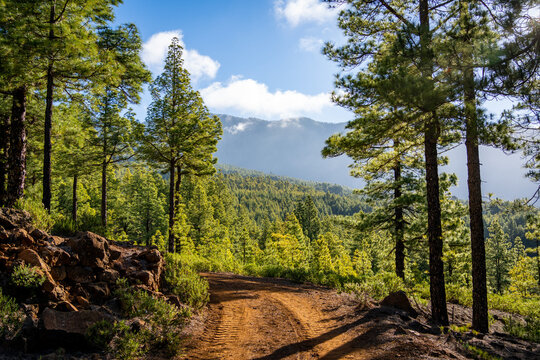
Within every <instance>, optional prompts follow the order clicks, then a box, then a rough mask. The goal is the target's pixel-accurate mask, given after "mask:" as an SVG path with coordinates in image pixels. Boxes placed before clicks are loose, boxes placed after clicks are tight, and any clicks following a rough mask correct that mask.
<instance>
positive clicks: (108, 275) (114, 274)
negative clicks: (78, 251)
mask: <svg viewBox="0 0 540 360" xmlns="http://www.w3.org/2000/svg"><path fill="white" fill-rule="evenodd" d="M119 278H120V274H119V273H118V271H116V270H113V269H105V270H104V271H103V272H102V273H101V274H99V275H98V279H99V281H103V282H107V283H109V284H115V283H116V280H118V279H119Z"/></svg>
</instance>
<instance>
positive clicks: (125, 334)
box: [86, 279, 191, 359]
mask: <svg viewBox="0 0 540 360" xmlns="http://www.w3.org/2000/svg"><path fill="white" fill-rule="evenodd" d="M117 285H118V288H117V289H116V290H115V293H114V294H115V296H116V297H117V298H118V300H119V301H120V304H121V309H122V315H123V319H122V320H119V321H116V322H107V321H101V322H98V323H95V324H94V325H92V326H91V327H89V329H88V331H87V333H86V336H87V339H88V341H89V342H90V343H91V344H93V345H94V346H95V347H97V348H100V349H103V350H106V351H107V352H110V353H111V354H112V355H113V356H114V357H115V358H118V359H133V358H137V357H138V356H142V355H145V354H148V353H149V352H162V351H164V352H165V353H166V354H167V355H168V356H175V355H178V354H179V353H180V352H181V350H182V343H181V341H182V336H181V332H182V329H183V327H184V326H185V324H186V322H187V319H188V318H189V316H190V315H191V314H190V312H189V309H188V308H186V309H178V308H177V307H176V306H174V305H171V304H169V303H168V302H167V301H165V300H164V299H160V298H156V297H154V296H153V295H151V294H149V293H147V292H146V291H144V290H141V289H133V288H131V287H130V286H129V284H128V282H127V280H125V279H120V280H118V283H117Z"/></svg>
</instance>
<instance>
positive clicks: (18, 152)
mask: <svg viewBox="0 0 540 360" xmlns="http://www.w3.org/2000/svg"><path fill="white" fill-rule="evenodd" d="M25 178H26V87H25V86H21V87H19V88H17V89H15V90H14V91H13V106H12V108H11V129H10V143H9V165H8V185H7V201H6V205H7V206H13V205H14V204H15V202H16V201H17V200H18V199H20V198H22V197H23V195H24V181H25Z"/></svg>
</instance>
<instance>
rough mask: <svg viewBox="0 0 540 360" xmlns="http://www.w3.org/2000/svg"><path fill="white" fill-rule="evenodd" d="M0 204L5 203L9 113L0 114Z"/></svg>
mask: <svg viewBox="0 0 540 360" xmlns="http://www.w3.org/2000/svg"><path fill="white" fill-rule="evenodd" d="M0 121H1V123H0V206H4V205H5V203H6V200H7V199H6V197H7V191H6V185H7V174H8V164H9V155H8V154H9V126H10V119H9V114H1V115H0Z"/></svg>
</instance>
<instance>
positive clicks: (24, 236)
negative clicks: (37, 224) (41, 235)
mask: <svg viewBox="0 0 540 360" xmlns="http://www.w3.org/2000/svg"><path fill="white" fill-rule="evenodd" d="M11 239H12V241H13V242H14V243H16V244H20V245H22V246H32V245H33V244H34V238H33V237H32V236H30V234H28V232H27V231H26V230H24V229H16V230H15V231H13V232H12V233H11Z"/></svg>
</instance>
